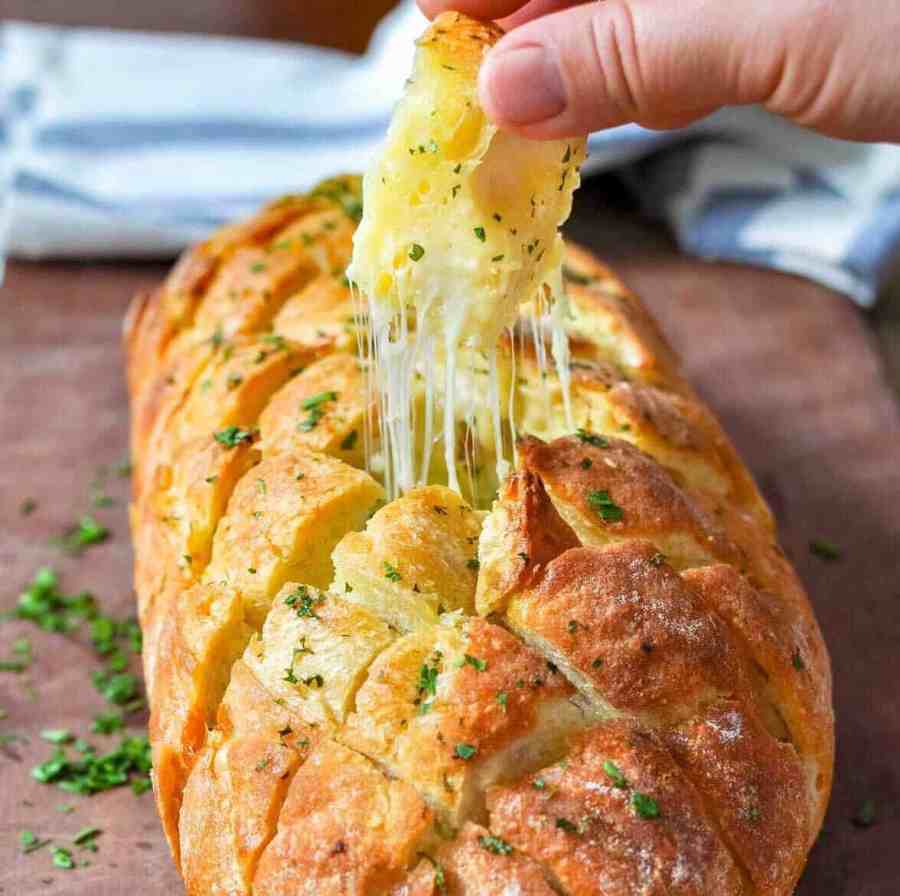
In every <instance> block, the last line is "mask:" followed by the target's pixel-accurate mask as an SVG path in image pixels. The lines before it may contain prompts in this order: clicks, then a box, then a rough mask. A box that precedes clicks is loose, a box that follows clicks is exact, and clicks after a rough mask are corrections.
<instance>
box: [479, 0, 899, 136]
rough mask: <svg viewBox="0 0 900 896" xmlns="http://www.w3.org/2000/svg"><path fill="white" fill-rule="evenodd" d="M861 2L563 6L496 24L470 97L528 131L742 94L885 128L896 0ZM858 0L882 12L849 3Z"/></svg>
mask: <svg viewBox="0 0 900 896" xmlns="http://www.w3.org/2000/svg"><path fill="white" fill-rule="evenodd" d="M871 2H872V0H868V2H867V0H851V2H848V3H846V4H833V3H829V2H824V0H756V2H753V3H749V4H744V3H741V4H734V3H730V2H727V0H726V2H722V0H605V2H594V3H590V4H587V5H582V6H576V7H574V8H572V9H567V10H565V11H562V12H557V13H554V14H553V15H548V16H545V17H543V18H540V19H535V20H533V21H531V22H528V23H527V24H525V25H522V26H521V27H519V28H516V29H514V30H513V31H511V32H510V33H508V34H507V35H505V36H504V37H503V38H502V39H501V40H500V41H499V43H498V44H497V45H496V46H495V47H494V48H493V49H492V50H491V51H490V53H489V54H488V56H487V58H486V60H485V63H484V65H483V66H482V70H481V76H480V92H481V100H482V103H483V105H484V107H485V109H486V110H487V112H488V115H489V116H490V117H491V118H493V119H494V120H495V121H496V122H497V123H498V124H499V125H501V126H502V127H505V128H507V129H510V130H515V131H518V132H519V133H522V134H524V135H525V136H529V137H535V138H539V139H547V138H558V137H566V136H574V135H576V134H584V133H587V132H589V131H593V130H599V129H602V128H609V127H613V126H615V125H620V124H625V123H627V122H637V123H638V124H641V125H644V126H645V127H650V128H672V127H680V126H683V125H686V124H688V123H689V122H691V121H694V120H696V119H698V118H701V117H703V116H705V115H708V114H709V113H711V112H713V111H715V110H716V109H718V108H720V107H721V106H725V105H742V104H749V103H762V104H764V105H766V106H768V107H769V108H770V109H771V110H772V111H774V112H777V113H779V114H783V115H785V116H787V117H789V118H791V119H793V120H794V121H796V122H797V123H799V124H803V125H807V126H810V127H813V128H816V129H818V130H821V131H823V132H825V133H829V134H832V135H834V136H843V137H850V138H855V139H895V138H896V137H897V136H898V135H900V92H895V91H894V90H893V88H892V87H891V85H892V84H895V83H896V72H894V73H892V72H891V71H890V69H891V67H892V66H891V65H890V61H891V60H892V59H894V58H895V56H896V50H892V49H890V47H891V42H892V41H896V40H898V38H900V34H898V32H900V2H897V0H884V5H883V6H882V5H880V4H881V0H875V5H869V4H870V3H871ZM867 6H869V10H870V12H873V13H874V10H880V11H881V13H882V14H881V16H879V15H878V14H877V13H875V17H876V18H881V19H882V21H879V22H873V21H872V20H871V16H869V17H868V18H867V17H866V16H865V15H860V13H861V12H864V11H865V9H860V7H863V8H865V7H867ZM845 7H850V9H846V8H845ZM886 8H888V9H890V14H888V15H885V14H884V10H885V9H886ZM860 22H862V24H860ZM895 46H896V45H895Z"/></svg>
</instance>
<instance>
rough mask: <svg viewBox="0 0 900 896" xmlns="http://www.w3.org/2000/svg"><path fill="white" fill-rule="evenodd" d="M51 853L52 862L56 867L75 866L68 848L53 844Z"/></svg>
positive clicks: (67, 868) (70, 867) (67, 867)
mask: <svg viewBox="0 0 900 896" xmlns="http://www.w3.org/2000/svg"><path fill="white" fill-rule="evenodd" d="M51 855H52V857H53V859H52V861H53V864H54V865H55V866H56V867H57V868H64V869H66V870H70V869H72V868H74V867H75V859H73V858H72V853H71V851H70V850H68V849H65V848H64V847H62V846H54V847H53V852H52V854H51Z"/></svg>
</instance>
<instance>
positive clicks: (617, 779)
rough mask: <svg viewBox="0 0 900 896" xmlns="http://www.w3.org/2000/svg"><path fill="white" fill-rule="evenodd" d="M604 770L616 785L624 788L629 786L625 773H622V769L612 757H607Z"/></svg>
mask: <svg viewBox="0 0 900 896" xmlns="http://www.w3.org/2000/svg"><path fill="white" fill-rule="evenodd" d="M603 771H605V772H606V774H607V777H608V778H609V779H610V781H612V782H613V784H615V786H616V787H620V788H622V787H627V786H628V781H627V780H626V779H625V775H623V774H622V770H621V769H620V768H619V766H617V765H616V764H615V762H613V761H612V760H611V759H607V760H606V761H605V762H604V763H603Z"/></svg>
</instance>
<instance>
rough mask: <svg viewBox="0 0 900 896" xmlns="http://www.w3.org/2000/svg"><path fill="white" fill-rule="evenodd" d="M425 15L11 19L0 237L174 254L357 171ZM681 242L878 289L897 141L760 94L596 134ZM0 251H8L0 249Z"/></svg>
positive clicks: (595, 160)
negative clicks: (171, 22)
mask: <svg viewBox="0 0 900 896" xmlns="http://www.w3.org/2000/svg"><path fill="white" fill-rule="evenodd" d="M423 27H424V20H423V19H422V18H421V15H420V14H419V13H418V11H417V10H416V9H415V7H414V5H413V4H412V2H411V0H407V2H404V3H403V4H402V5H401V6H400V7H399V8H398V9H396V10H395V11H394V12H392V13H391V14H390V15H389V16H388V17H387V18H386V19H385V20H384V22H382V24H381V26H380V27H379V29H378V31H377V32H376V34H375V36H374V37H373V40H372V43H371V45H370V48H369V50H368V52H367V53H366V54H365V55H364V56H362V57H354V56H348V55H345V54H342V53H338V52H336V51H331V50H322V49H317V48H313V47H308V46H291V45H286V44H278V43H268V42H264V41H249V40H236V39H225V38H216V37H199V36H186V35H185V36H181V35H179V36H171V35H165V36H164V35H149V34H134V33H128V32H121V31H120V32H113V31H101V30H88V29H64V28H54V27H50V26H43V25H31V24H24V23H18V22H9V23H5V24H4V25H3V26H2V43H0V71H2V75H3V77H2V82H0V91H2V93H0V103H2V105H0V108H2V131H0V139H2V156H0V187H2V191H3V194H2V207H0V248H3V249H5V252H6V253H7V254H9V255H12V256H17V257H31V258H48V257H68V258H72V257H75V258H94V257H141V256H143V257H149V256H153V257H158V256H168V255H171V254H173V253H175V252H176V251H178V250H179V249H181V248H182V247H183V246H185V245H186V244H188V243H190V242H192V241H194V240H197V239H199V238H201V237H203V236H204V235H205V234H206V233H208V232H209V231H210V230H211V229H213V228H215V227H217V226H219V225H220V224H222V223H223V222H224V221H227V220H229V219H232V218H235V217H238V216H240V215H244V214H247V213H249V212H250V211H252V210H253V209H254V208H256V207H257V206H259V205H260V204H261V203H263V202H265V201H266V200H267V199H270V198H272V197H275V196H278V195H279V194H281V193H285V192H290V191H296V190H303V189H305V188H307V187H309V186H310V185H311V184H313V183H314V182H315V181H316V180H318V179H320V178H322V177H326V176H329V175H331V174H334V173H336V172H343V171H361V170H362V169H363V168H364V167H365V166H366V163H367V161H368V159H369V158H370V156H371V154H372V152H373V151H374V150H375V149H376V147H377V145H378V143H379V141H380V140H381V138H382V136H383V134H384V132H385V128H386V126H387V122H388V119H389V116H390V112H391V107H392V105H393V103H394V102H395V100H396V98H397V95H398V93H399V91H400V89H401V87H402V84H403V80H404V78H405V77H406V76H407V74H408V72H409V68H410V65H411V48H412V42H413V40H414V38H415V36H416V35H417V34H418V33H419V32H420V31H421V30H422V28H423ZM590 149H591V157H590V160H589V162H588V164H587V166H586V168H585V174H590V172H591V171H598V170H603V169H609V168H612V167H621V168H622V169H623V170H624V171H625V172H626V174H627V176H628V179H629V182H630V183H632V184H633V185H634V187H635V189H636V190H637V191H638V192H639V194H640V195H641V196H642V198H643V199H644V201H645V203H646V204H647V205H648V206H649V207H651V208H652V209H654V210H656V211H658V212H660V213H661V214H663V215H665V216H666V217H667V219H668V220H669V221H670V223H671V224H672V226H673V229H674V231H675V233H676V235H677V237H678V239H679V241H680V243H681V246H682V247H683V248H684V249H685V250H686V251H688V252H692V253H696V254H697V255H700V256H703V257H705V258H712V259H727V260H734V261H744V262H748V263H751V264H756V265H764V266H769V267H773V268H777V269H779V270H784V271H790V272H793V273H797V274H802V275H804V276H807V277H810V278H812V279H815V280H817V281H819V282H821V283H824V284H826V285H828V286H830V287H832V288H834V289H837V290H839V291H841V292H843V293H845V294H847V295H849V296H851V297H852V298H854V299H855V300H857V301H858V302H860V303H862V304H864V305H869V304H871V303H872V302H873V301H874V299H875V297H876V295H877V293H878V290H879V287H880V286H881V284H882V282H883V280H884V278H885V276H886V274H887V272H888V271H889V269H890V266H891V263H892V260H893V257H894V255H895V252H896V250H897V247H898V245H900V148H898V147H894V146H887V145H875V146H863V145H858V144H851V143H844V142H840V141H836V140H827V139H825V138H822V137H818V136H815V135H813V134H810V133H808V132H805V131H802V130H800V129H798V128H795V127H793V126H791V125H789V124H787V123H785V122H783V121H781V120H778V119H776V118H774V117H771V116H769V115H767V114H766V113H764V112H763V111H761V110H759V109H746V108H745V109H729V110H725V111H724V112H722V113H719V114H718V115H715V116H712V117H711V118H709V119H707V120H705V121H703V122H701V123H699V124H697V125H695V126H694V127H691V128H687V129H685V130H682V131H675V132H665V133H662V132H651V131H647V130H644V129H642V128H639V127H636V126H629V127H623V128H617V129H614V130H611V131H607V132H604V133H599V134H594V135H593V136H592V137H591V140H590ZM0 257H2V255H0Z"/></svg>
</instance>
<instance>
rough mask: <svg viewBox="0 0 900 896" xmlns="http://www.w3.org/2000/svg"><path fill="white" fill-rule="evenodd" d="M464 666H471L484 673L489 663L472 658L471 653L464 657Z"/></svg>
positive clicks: (475, 657)
mask: <svg viewBox="0 0 900 896" xmlns="http://www.w3.org/2000/svg"><path fill="white" fill-rule="evenodd" d="M463 664H464V665H467V666H471V667H472V668H473V669H476V670H477V671H479V672H484V670H485V669H487V662H486V661H485V660H482V659H479V658H478V657H477V656H472V655H471V654H469V653H467V654H465V656H464V657H463Z"/></svg>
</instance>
